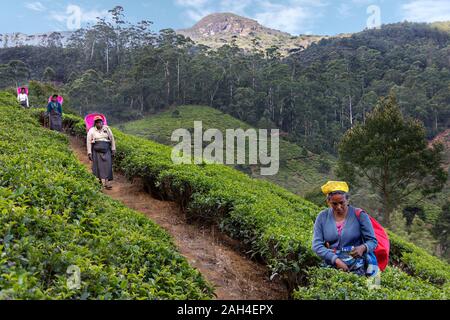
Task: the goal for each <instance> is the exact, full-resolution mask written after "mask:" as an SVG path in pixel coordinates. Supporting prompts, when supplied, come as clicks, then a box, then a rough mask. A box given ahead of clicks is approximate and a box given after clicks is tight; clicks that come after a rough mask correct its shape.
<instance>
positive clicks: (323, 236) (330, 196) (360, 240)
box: [312, 181, 378, 275]
mask: <svg viewBox="0 0 450 320" xmlns="http://www.w3.org/2000/svg"><path fill="white" fill-rule="evenodd" d="M322 191H323V193H324V194H326V196H327V203H328V206H329V208H328V209H326V210H323V211H322V212H320V214H319V216H318V217H317V219H316V222H315V224H314V238H313V245H312V248H313V250H314V251H315V252H316V253H317V255H319V257H321V258H322V259H323V260H324V262H325V264H326V265H327V266H332V267H335V268H337V269H341V270H343V271H351V272H354V273H356V274H360V275H364V274H365V267H364V266H365V262H366V261H365V255H366V253H372V252H373V251H374V250H375V248H376V247H377V244H378V243H377V239H376V237H375V233H374V230H373V227H372V223H371V222H370V218H369V215H368V214H367V213H365V212H361V214H360V217H359V218H358V217H357V216H356V213H355V210H356V208H354V207H353V206H350V205H349V203H348V199H349V196H348V191H349V188H348V185H347V183H345V182H339V181H330V182H328V183H327V184H326V185H324V186H323V187H322Z"/></svg>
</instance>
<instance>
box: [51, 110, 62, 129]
mask: <svg viewBox="0 0 450 320" xmlns="http://www.w3.org/2000/svg"><path fill="white" fill-rule="evenodd" d="M50 130H55V131H59V132H61V131H62V116H61V115H60V114H59V113H52V114H50Z"/></svg>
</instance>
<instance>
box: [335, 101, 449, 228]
mask: <svg viewBox="0 0 450 320" xmlns="http://www.w3.org/2000/svg"><path fill="white" fill-rule="evenodd" d="M442 149H443V147H442V145H440V144H435V145H433V146H432V147H428V143H427V140H426V135H425V129H424V127H423V124H422V123H420V122H419V121H417V120H412V119H405V118H404V117H403V115H402V113H401V112H400V109H399V107H398V105H397V102H396V99H395V97H394V96H393V95H390V96H388V97H387V98H381V99H380V101H379V103H378V105H377V106H376V107H375V109H374V111H373V112H372V113H371V114H370V115H369V116H368V118H367V120H366V124H365V125H363V124H359V125H356V126H355V127H354V128H353V129H351V130H349V131H348V132H347V133H346V134H345V135H344V137H343V138H342V141H341V143H340V145H339V161H338V175H339V176H340V177H342V178H344V179H347V180H349V181H350V182H352V183H358V181H360V180H361V179H364V180H367V181H368V182H369V183H370V185H371V187H372V189H373V191H374V193H375V194H376V195H377V197H378V198H379V201H380V203H381V206H382V208H381V209H382V210H381V213H382V216H383V220H384V223H385V224H386V225H387V226H389V224H390V216H391V213H392V211H393V210H395V209H396V208H397V207H398V206H399V205H401V204H402V203H404V202H405V201H406V200H407V199H408V197H409V196H410V195H412V194H413V193H418V192H420V193H421V194H422V196H423V197H426V196H429V195H431V194H434V193H437V192H439V191H440V190H442V188H443V186H444V184H445V182H446V180H447V173H446V172H445V171H444V170H443V169H442V168H441V165H442V162H443V160H442Z"/></svg>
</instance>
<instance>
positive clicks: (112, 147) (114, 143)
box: [108, 127, 116, 152]
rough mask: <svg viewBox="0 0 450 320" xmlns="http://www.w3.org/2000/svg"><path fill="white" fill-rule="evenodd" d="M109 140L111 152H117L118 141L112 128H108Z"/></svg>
mask: <svg viewBox="0 0 450 320" xmlns="http://www.w3.org/2000/svg"><path fill="white" fill-rule="evenodd" d="M108 133H109V139H110V140H111V151H114V152H115V151H116V140H115V139H114V135H113V133H112V130H111V128H110V127H108Z"/></svg>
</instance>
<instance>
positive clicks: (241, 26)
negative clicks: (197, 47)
mask: <svg viewBox="0 0 450 320" xmlns="http://www.w3.org/2000/svg"><path fill="white" fill-rule="evenodd" d="M177 33H179V34H182V35H184V36H185V37H189V38H191V39H192V40H194V42H196V43H197V44H202V45H206V46H209V47H211V48H213V49H217V48H219V47H221V46H223V45H225V44H231V43H232V42H233V41H235V43H236V45H237V46H238V47H240V48H242V49H245V50H252V49H254V44H253V39H257V41H258V46H256V48H257V49H261V50H262V51H264V50H265V49H267V48H270V47H272V46H278V47H279V48H280V49H281V53H282V55H283V56H286V55H288V54H289V53H290V52H291V51H292V50H293V51H298V50H303V49H305V48H307V47H308V46H310V45H311V44H312V43H315V42H318V41H320V40H321V39H323V38H327V37H326V36H313V35H300V36H292V35H290V34H289V33H286V32H282V31H279V30H274V29H270V28H267V27H264V26H262V25H261V24H259V23H258V22H257V21H255V20H252V19H249V18H246V17H241V16H238V15H236V14H233V13H214V14H210V15H208V16H206V17H204V18H203V19H201V20H200V21H199V22H197V23H196V24H195V25H194V26H193V27H191V28H189V29H181V30H177Z"/></svg>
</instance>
